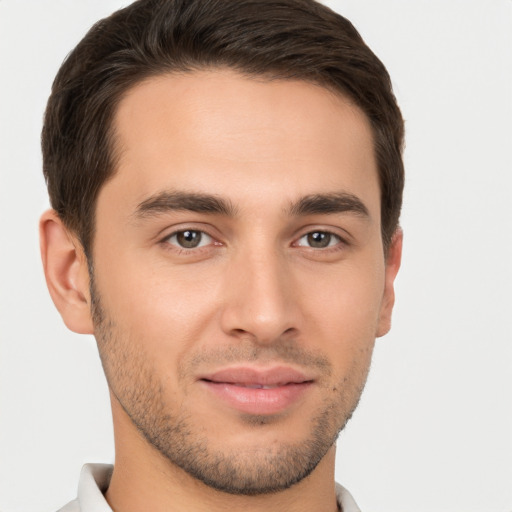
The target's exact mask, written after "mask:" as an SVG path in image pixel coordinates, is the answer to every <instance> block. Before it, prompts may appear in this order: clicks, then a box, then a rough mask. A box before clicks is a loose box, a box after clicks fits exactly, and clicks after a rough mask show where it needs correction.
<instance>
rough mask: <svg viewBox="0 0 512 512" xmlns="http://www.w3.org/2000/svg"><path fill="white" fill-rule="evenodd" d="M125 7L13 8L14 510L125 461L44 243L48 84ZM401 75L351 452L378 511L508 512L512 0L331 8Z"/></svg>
mask: <svg viewBox="0 0 512 512" xmlns="http://www.w3.org/2000/svg"><path fill="white" fill-rule="evenodd" d="M127 3H129V2H128V1H121V0H0V76H1V79H0V337H1V342H0V509H1V510H3V511H4V512H26V511H29V510H31V511H36V510H38V511H43V512H46V511H48V512H49V511H52V510H55V509H57V508H59V507H60V506H62V505H63V504H64V503H65V502H67V501H69V500H70V499H72V498H74V497H75V494H76V484H77V481H78V475H79V471H80V467H81V465H82V464H83V463H84V462H101V461H104V462H111V461H112V459H113V443H112V431H111V424H110V411H109V404H108V396H107V388H106V384H105V381H104V377H103V374H102V371H101V367H100V364H99V360H98V357H97V353H96V348H95V344H94V340H93V339H92V338H90V337H83V336H78V335H75V334H73V333H70V332H68V331H67V330H66V328H65V327H64V325H63V324H62V322H61V320H60V317H59V316H58V314H57V312H56V310H55V309H54V307H53V304H52V303H51V301H50V299H49V296H48V293H47V291H46V286H45V284H44V279H43V275H42V270H41V264H40V261H39V254H38V240H37V221H38V216H39V214H40V213H41V212H42V211H43V209H44V208H46V207H47V199H46V191H45V187H44V182H43V179H42V176H41V157H40V150H39V133H40V129H41V118H42V113H43V109H44V105H45V102H46V99H47V97H48V94H49V90H50V85H51V82H52V80H53V77H54V75H55V73H56V71H57V69H58V67H59V65H60V63H61V62H62V60H63V58H64V57H65V55H66V54H67V53H68V52H69V51H70V50H71V48H72V47H73V46H74V45H75V44H76V43H77V42H78V41H79V39H80V38H81V37H82V36H83V34H84V33H85V31H86V30H87V29H88V27H89V26H90V25H91V24H92V23H93V22H94V21H96V20H97V19H99V18H100V17H103V16H105V15H107V14H109V13H110V12H112V11H113V10H115V9H117V8H118V7H120V6H123V5H126V4H127ZM327 3H328V5H330V6H331V7H333V8H335V9H336V10H338V11H339V12H340V13H342V14H344V15H345V16H347V17H348V18H349V19H351V20H352V21H353V23H354V24H355V25H356V27H357V28H358V29H359V30H360V32H361V33H362V35H363V37H364V38H365V39H366V41H367V42H368V43H369V45H370V46H371V47H372V48H373V50H374V51H375V52H376V53H377V55H379V57H380V58H381V59H382V60H383V61H384V63H385V64H386V66H387V67H388V70H389V71H390V73H391V76H392V78H393V82H394V87H395V92H396V95H397V97H398V100H399V103H400V104H401V107H402V109H403V113H404V117H405V119H406V122H407V150H406V155H405V161H406V169H407V186H406V195H405V204H404V210H403V217H402V225H403V228H404V231H405V247H404V260H403V267H402V270H401V274H400V275H399V278H398V284H397V294H398V300H397V305H396V310H395V316H394V327H393V329H392V332H391V333H390V334H389V335H388V336H386V337H385V338H382V339H380V340H379V341H378V342H377V348H376V352H375V357H374V362H373V367H372V372H371V375H370V378H369V381H368V385H367V388H366V391H365V393H364V395H363V399H362V402H361V404H360V407H359V409H358V411H357V412H356V414H355V416H354V418H353V420H351V422H350V423H349V425H348V426H347V428H346V430H345V432H344V433H343V434H342V435H341V438H340V441H339V443H338V458H337V472H336V477H337V480H338V481H339V482H341V483H343V484H344V485H345V486H346V487H348V488H349V489H350V490H351V492H352V493H353V494H354V496H355V498H356V500H357V501H358V503H359V505H360V506H361V508H362V510H363V512H365V511H375V512H376V511H379V512H411V511H414V512H444V511H446V512H448V511H450V512H494V511H496V512H511V511H512V410H511V409H512V335H511V328H510V318H511V314H510V311H511V309H512V298H511V290H512V275H511V274H512V271H511V265H512V240H511V239H512V235H511V230H512V229H511V218H512V208H511V201H510V198H511V196H512V178H511V174H512V152H511V146H512V100H511V94H512V93H511V91H512V1H510V0H428V1H427V0H346V1H343V0H331V1H330V2H327Z"/></svg>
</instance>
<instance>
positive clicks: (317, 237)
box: [308, 231, 331, 248]
mask: <svg viewBox="0 0 512 512" xmlns="http://www.w3.org/2000/svg"><path fill="white" fill-rule="evenodd" d="M330 241H331V235H330V233H323V232H322V231H315V232H314V233H310V234H309V235H308V243H309V245H310V246H311V247H315V248H323V247H327V246H328V245H329V243H330Z"/></svg>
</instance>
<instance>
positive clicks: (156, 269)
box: [97, 259, 217, 369]
mask: <svg viewBox="0 0 512 512" xmlns="http://www.w3.org/2000/svg"><path fill="white" fill-rule="evenodd" d="M97 287H98V293H99V295H100V297H101V301H102V304H103V306H104V308H105V310H106V311H107V312H108V315H109V317H110V318H111V319H112V320H113V322H114V323H115V324H116V325H117V326H122V330H123V332H124V333H125V334H126V336H124V337H123V340H120V342H121V343H124V344H129V345H130V346H131V347H133V348H134V349H136V347H140V350H142V351H144V352H145V353H146V358H151V359H152V360H154V361H155V364H157V365H162V364H163V365H169V369H170V365H171V364H174V365H175V364H176V361H177V360H178V361H179V360H180V358H181V357H182V354H183V353H185V352H186V351H187V350H188V349H189V348H190V346H191V345H193V344H195V343H197V341H198V340H199V339H200V338H201V337H202V336H203V337H204V331H205V329H208V328H209V325H210V324H211V319H212V317H213V316H214V315H215V314H216V303H217V300H216V297H215V293H216V288H215V286H213V283H211V282H210V283H208V282H207V280H206V279H203V278H202V277H201V275H198V273H197V272H190V270H188V269H184V268H179V267H178V268H174V269H169V267H168V266H165V265H162V264H148V262H147V261H146V262H144V261H140V262H137V261H136V260H134V261H126V260H125V261H123V260H122V259H120V260H118V262H117V263H116V266H115V268H113V269H111V270H110V269H107V268H105V269H100V268H98V275H97Z"/></svg>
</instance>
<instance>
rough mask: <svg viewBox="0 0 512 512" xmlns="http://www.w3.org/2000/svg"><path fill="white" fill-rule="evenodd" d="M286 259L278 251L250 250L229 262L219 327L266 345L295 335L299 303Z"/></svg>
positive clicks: (234, 334) (297, 326) (229, 332)
mask: <svg viewBox="0 0 512 512" xmlns="http://www.w3.org/2000/svg"><path fill="white" fill-rule="evenodd" d="M294 292H295V287H294V285H293V275H292V271H291V268H290V265H289V262H287V261H286V258H285V257H284V256H283V255H280V254H279V253H278V252H277V251H271V250H269V251H263V250H259V251H252V252H250V253H249V251H246V252H244V253H243V254H240V255H238V257H237V258H236V260H235V261H232V262H231V266H230V271H229V274H228V275H227V276H226V280H225V282H224V293H223V295H224V298H225V302H224V307H223V310H222V314H221V324H222V329H223V331H224V332H225V333H227V334H228V335H230V336H234V337H239V338H250V339H251V340H252V341H253V342H254V343H256V344H260V345H265V344H271V343H273V342H276V341H277V340H282V339H283V338H290V337H293V336H296V335H297V333H298V331H299V318H300V317H299V315H298V309H299V308H298V302H297V299H298V297H297V294H296V293H294Z"/></svg>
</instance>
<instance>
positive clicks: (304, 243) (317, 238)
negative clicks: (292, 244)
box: [297, 231, 342, 249]
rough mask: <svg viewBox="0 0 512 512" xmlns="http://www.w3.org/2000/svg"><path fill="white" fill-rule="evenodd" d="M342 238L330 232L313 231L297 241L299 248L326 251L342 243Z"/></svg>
mask: <svg viewBox="0 0 512 512" xmlns="http://www.w3.org/2000/svg"><path fill="white" fill-rule="evenodd" d="M341 241H342V240H341V238H340V237H339V236H337V235H335V234H334V233H330V232H329V231H311V232H310V233H307V234H305V235H304V236H301V237H300V238H299V240H298V241H297V246H299V247H311V248H312V249H326V248H327V247H334V246H336V245H338V244H339V243H340V242H341Z"/></svg>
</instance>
